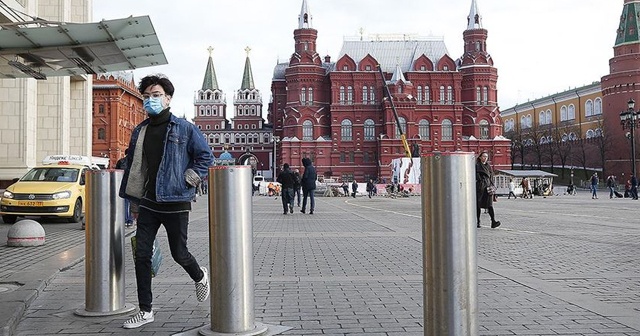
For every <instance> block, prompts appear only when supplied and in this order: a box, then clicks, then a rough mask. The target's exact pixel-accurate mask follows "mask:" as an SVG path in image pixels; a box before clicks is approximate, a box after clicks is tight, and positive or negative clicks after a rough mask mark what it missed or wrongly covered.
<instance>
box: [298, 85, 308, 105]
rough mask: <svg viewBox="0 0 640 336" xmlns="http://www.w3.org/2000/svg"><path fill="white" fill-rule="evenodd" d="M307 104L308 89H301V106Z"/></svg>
mask: <svg viewBox="0 0 640 336" xmlns="http://www.w3.org/2000/svg"><path fill="white" fill-rule="evenodd" d="M306 103H307V89H306V88H301V89H300V105H304V104H306Z"/></svg>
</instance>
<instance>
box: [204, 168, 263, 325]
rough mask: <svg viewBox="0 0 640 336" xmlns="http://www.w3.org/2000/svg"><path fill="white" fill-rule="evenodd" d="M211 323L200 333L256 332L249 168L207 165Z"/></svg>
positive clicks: (250, 177)
mask: <svg viewBox="0 0 640 336" xmlns="http://www.w3.org/2000/svg"><path fill="white" fill-rule="evenodd" d="M208 182H209V263H210V266H211V274H210V277H211V278H210V283H211V284H212V287H211V324H210V325H206V326H204V327H202V328H201V329H200V334H201V335H260V334H263V333H265V332H266V331H267V330H268V326H267V325H265V324H262V323H256V322H255V321H254V302H253V299H254V292H253V291H254V289H253V223H252V220H253V218H252V201H251V191H252V187H253V186H252V172H251V166H214V167H209V181H208Z"/></svg>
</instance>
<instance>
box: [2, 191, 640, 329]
mask: <svg viewBox="0 0 640 336" xmlns="http://www.w3.org/2000/svg"><path fill="white" fill-rule="evenodd" d="M602 196H605V195H604V194H602ZM253 202H254V206H253V209H254V214H253V218H254V273H255V317H256V322H262V323H266V324H269V325H282V326H287V327H291V329H289V330H288V331H285V332H283V333H282V335H321V334H322V335H423V323H424V321H423V295H422V293H423V286H422V252H421V250H422V245H421V236H422V233H421V227H422V223H421V209H420V197H410V198H400V199H388V198H384V197H374V198H372V199H368V198H366V197H358V198H356V199H353V198H323V197H319V198H316V202H317V209H316V212H315V213H314V214H313V215H308V214H306V215H305V214H301V213H299V212H296V213H294V214H292V215H286V216H285V215H282V213H281V203H280V199H277V200H276V199H275V198H270V197H264V196H260V197H259V196H256V197H254V198H253ZM206 203H207V202H204V201H199V202H197V203H195V204H194V212H193V213H192V216H191V218H192V222H191V225H190V229H189V230H190V233H189V234H190V236H189V245H190V249H191V252H192V253H193V254H194V255H195V256H196V258H197V259H198V260H199V261H200V262H201V263H202V264H204V265H207V264H208V256H207V253H208V249H209V248H208V242H209V240H208V222H207V208H206V206H207V204H206ZM495 206H496V213H497V215H498V219H499V220H501V221H502V223H503V224H502V226H501V227H500V228H499V229H489V228H487V227H486V226H485V227H483V228H481V229H479V230H478V231H477V232H478V266H479V267H478V303H479V307H478V308H479V312H478V325H479V326H480V330H479V334H480V335H640V319H639V318H638V317H640V258H638V251H639V250H640V219H639V216H638V207H639V206H640V203H639V202H637V201H632V200H626V199H614V200H610V199H608V198H604V197H602V198H601V199H599V200H592V199H591V198H590V197H589V195H587V193H586V192H585V193H581V194H578V195H577V196H557V197H547V198H542V197H538V198H535V199H533V200H522V199H518V200H515V201H514V200H507V199H506V198H500V200H499V202H497V203H496V204H495ZM297 210H298V209H297V208H296V211H297ZM482 216H483V217H482V222H483V224H484V225H488V223H489V222H490V221H489V218H488V215H486V214H483V215H482ZM0 232H1V231H0ZM81 233H82V231H79V232H78V230H77V229H76V230H74V229H70V230H69V232H65V231H61V232H59V233H57V234H55V235H48V237H47V244H48V245H49V244H50V245H51V246H50V247H47V249H42V248H39V249H38V250H37V251H39V253H33V251H32V250H27V249H25V250H24V251H25V252H16V251H15V250H11V249H9V248H6V247H0V267H2V269H1V270H0V280H2V281H5V282H8V281H12V278H15V277H16V276H17V274H18V273H19V271H18V268H19V266H18V265H20V264H22V265H24V264H27V263H30V262H32V261H33V262H37V263H39V264H42V263H49V264H53V265H60V264H65V263H66V266H63V267H60V268H59V269H61V270H60V271H58V270H55V271H54V272H51V274H50V275H49V277H48V278H47V277H44V281H42V284H41V285H40V286H39V287H38V290H36V295H34V297H33V298H32V299H31V300H30V301H29V302H28V303H29V304H28V305H27V307H26V309H25V311H24V313H23V314H20V316H21V319H20V322H19V323H17V325H15V332H13V334H14V335H25V336H26V335H72V334H73V335H123V334H134V333H135V334H142V335H172V334H182V335H196V334H197V328H199V327H201V326H203V325H206V324H208V323H210V315H209V312H210V304H211V303H210V301H209V300H207V301H205V302H203V303H199V302H197V300H196V298H195V290H194V286H193V283H192V282H191V280H190V279H189V277H188V276H187V275H186V273H185V272H184V271H183V270H182V269H181V268H180V267H179V266H178V265H177V264H176V263H175V262H173V260H171V257H170V255H169V253H168V246H167V242H166V239H164V237H166V236H165V233H164V231H163V230H161V231H160V236H161V237H162V239H160V243H161V248H162V249H163V252H164V253H165V261H164V263H163V266H162V269H161V271H160V274H159V275H158V277H157V278H155V279H154V283H153V288H154V310H155V312H156V316H155V322H153V323H151V324H148V325H145V326H143V327H142V328H139V329H135V330H125V329H122V328H121V325H122V322H123V321H124V320H125V319H126V318H127V316H109V317H101V318H87V317H79V316H76V315H74V313H73V312H74V311H75V310H76V309H78V308H80V307H81V306H82V305H83V304H84V271H85V267H84V261H83V260H82V259H81V258H82V255H83V253H80V254H79V255H78V258H79V259H78V258H71V257H69V256H67V257H66V259H65V260H62V261H61V260H60V259H61V258H65V257H64V256H61V255H64V252H62V253H61V252H60V251H61V250H60V246H67V248H68V249H69V251H71V250H74V249H75V250H76V251H77V250H79V249H81V248H83V245H84V244H83V239H84V236H82V234H81ZM126 246H127V247H126V251H125V255H126V256H128V257H129V256H131V251H130V247H129V244H127V245H126ZM30 249H31V248H30ZM34 250H35V249H34ZM82 252H84V251H82ZM47 258H48V259H47ZM7 265H10V267H9V268H8V270H7V269H5V266H7ZM11 265H13V266H11ZM125 270H126V302H127V303H132V304H135V303H136V290H135V277H134V270H133V261H132V258H130V257H129V258H126V260H125ZM51 275H52V276H51ZM4 295H5V294H2V293H0V302H3V305H4V303H5V301H6V299H3V296H4ZM214 304H215V303H214ZM6 330H7V328H5V331H6Z"/></svg>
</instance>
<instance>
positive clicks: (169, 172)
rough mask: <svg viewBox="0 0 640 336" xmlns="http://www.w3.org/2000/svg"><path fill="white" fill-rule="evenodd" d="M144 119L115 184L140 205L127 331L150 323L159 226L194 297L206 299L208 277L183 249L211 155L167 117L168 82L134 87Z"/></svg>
mask: <svg viewBox="0 0 640 336" xmlns="http://www.w3.org/2000/svg"><path fill="white" fill-rule="evenodd" d="M138 90H139V91H140V93H142V97H143V99H144V102H143V107H144V109H145V111H146V112H147V114H148V118H147V119H145V120H144V121H142V123H140V124H139V125H138V126H136V128H135V129H134V130H133V132H132V134H131V140H130V142H129V148H128V153H129V154H127V163H128V167H127V169H126V170H125V172H124V176H123V179H122V184H121V185H120V196H121V197H124V198H128V199H130V200H131V201H132V202H134V203H137V204H138V205H139V214H138V228H137V230H136V244H137V249H136V255H135V269H136V283H137V287H138V305H139V307H140V312H139V313H138V314H136V315H135V316H133V317H132V318H130V319H128V320H127V321H125V322H124V324H123V327H124V328H126V329H132V328H138V327H141V326H143V325H145V324H147V323H150V322H153V321H154V316H153V310H152V304H151V303H152V301H153V294H152V292H151V256H152V248H153V244H154V241H155V239H156V234H157V233H158V229H159V228H160V226H161V225H163V226H164V228H165V230H166V231H167V238H168V240H169V247H170V249H171V256H172V257H173V259H174V260H175V261H176V262H177V263H178V264H179V265H180V266H182V268H183V269H184V270H185V271H186V272H187V274H189V277H191V279H192V280H193V281H194V282H195V289H196V298H197V299H198V301H200V302H202V301H204V300H206V299H207V297H208V296H209V274H208V272H207V269H206V268H205V267H200V265H199V264H198V262H197V261H196V258H195V257H194V256H193V255H191V253H189V250H188V249H187V230H188V225H189V211H190V210H191V201H192V200H193V199H194V197H195V196H196V190H197V188H198V186H199V185H200V183H201V181H202V179H203V178H204V177H205V176H206V175H207V169H208V167H209V166H210V165H211V164H212V163H213V154H211V150H210V149H209V145H208V144H207V142H206V141H205V139H204V137H203V136H202V133H201V132H200V130H198V128H197V127H196V126H195V125H194V124H192V123H190V122H188V121H187V120H186V119H184V118H178V117H176V116H174V115H173V114H171V112H170V108H169V104H170V102H171V98H172V96H173V92H174V87H173V84H172V83H171V81H169V79H168V78H166V77H164V76H162V75H152V76H147V77H144V78H142V79H141V80H140V86H139V88H138Z"/></svg>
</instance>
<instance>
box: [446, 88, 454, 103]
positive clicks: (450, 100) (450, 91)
mask: <svg viewBox="0 0 640 336" xmlns="http://www.w3.org/2000/svg"><path fill="white" fill-rule="evenodd" d="M447 104H453V87H451V85H449V86H447Z"/></svg>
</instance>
